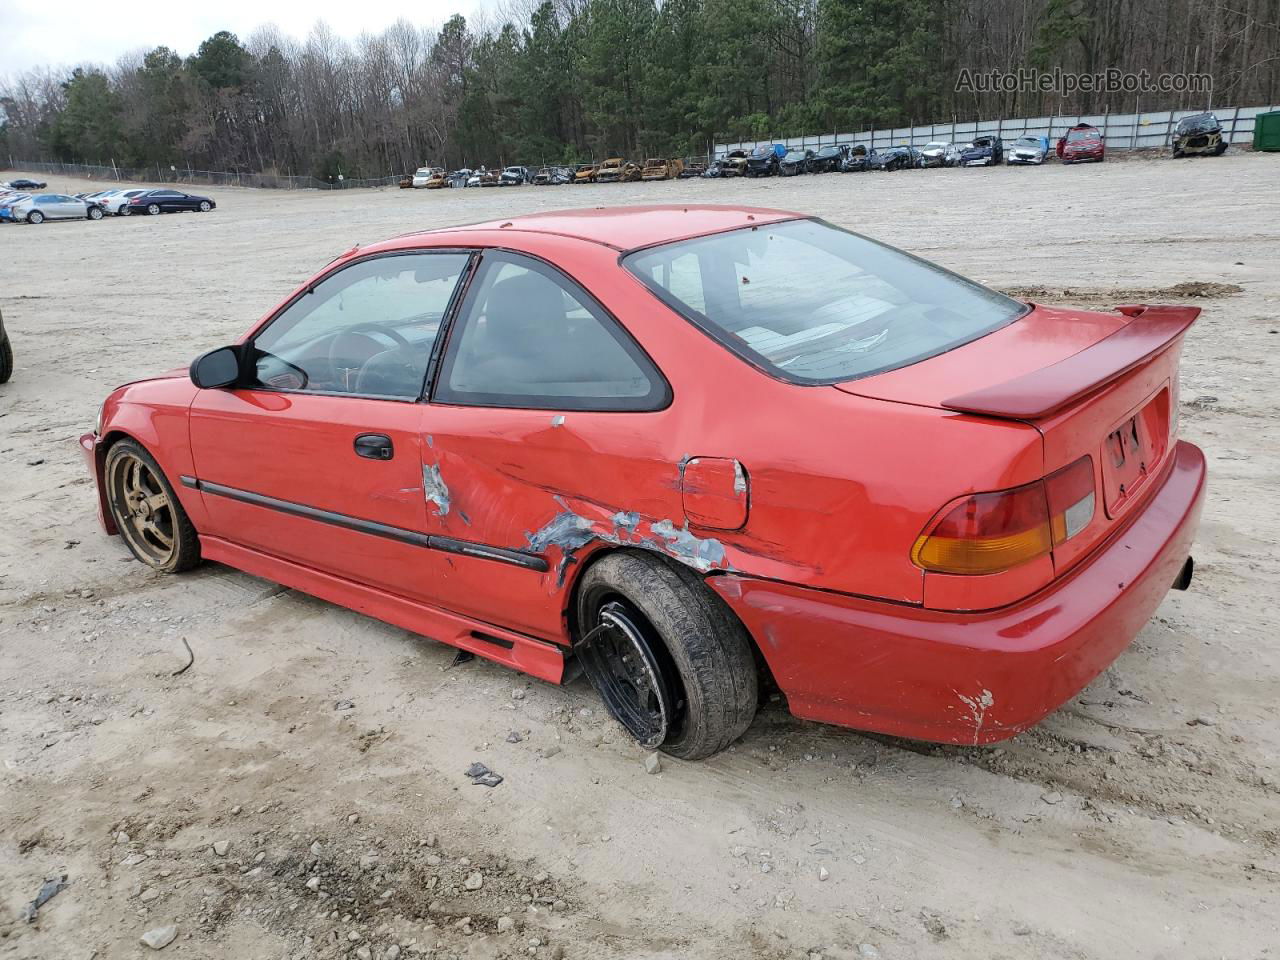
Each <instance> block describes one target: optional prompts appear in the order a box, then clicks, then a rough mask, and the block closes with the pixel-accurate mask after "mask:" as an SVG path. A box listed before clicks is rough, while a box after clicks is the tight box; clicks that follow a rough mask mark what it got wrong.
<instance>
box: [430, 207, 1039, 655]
mask: <svg viewBox="0 0 1280 960" xmlns="http://www.w3.org/2000/svg"><path fill="white" fill-rule="evenodd" d="M477 239H478V240H487V239H488V235H487V234H485V235H482V236H478V237H477ZM495 242H496V241H495ZM501 242H502V245H503V246H505V247H507V248H510V249H516V250H520V249H528V251H529V252H532V253H534V254H536V255H538V256H541V257H543V258H544V259H547V260H550V261H552V262H554V263H556V264H558V265H559V266H560V267H561V268H562V269H564V270H565V272H567V273H568V274H569V275H570V276H572V277H573V278H574V279H576V280H577V281H578V282H579V283H581V284H582V285H583V286H584V287H585V288H586V289H587V290H588V291H589V292H591V293H592V294H593V295H594V296H595V297H596V298H597V299H599V300H600V301H601V302H602V303H603V304H605V305H606V306H607V308H608V309H609V311H610V312H611V313H613V315H614V316H615V317H617V318H618V320H619V321H620V322H621V323H622V324H623V325H624V326H625V327H626V328H627V329H628V331H629V332H630V333H631V335H632V336H633V337H635V339H636V340H637V341H638V342H639V343H640V345H641V346H642V347H643V348H644V349H645V351H646V352H647V353H648V354H649V356H650V357H651V358H652V359H653V361H654V362H655V363H656V364H657V366H658V367H659V369H660V370H662V372H663V374H664V375H665V376H666V378H667V380H668V381H669V382H670V384H671V388H672V393H673V398H672V402H671V404H670V405H669V406H668V407H667V408H665V409H663V410H658V411H653V412H643V413H641V412H611V413H597V412H575V411H559V410H518V409H517V410H513V409H501V408H485V407H467V406H461V405H447V404H436V403H433V404H430V405H428V407H427V409H426V414H425V418H424V431H425V432H426V433H427V434H429V435H430V438H431V439H430V441H429V442H425V443H424V444H423V447H422V449H423V456H424V475H426V476H429V477H431V478H433V479H438V480H439V483H440V485H441V487H442V488H443V489H447V491H448V503H449V509H448V511H447V512H444V511H442V510H439V509H436V508H433V507H432V506H431V505H430V504H429V505H428V510H427V524H428V532H430V533H440V534H443V535H446V536H451V537H457V538H459V539H464V540H469V541H473V542H477V543H482V544H488V545H491V546H497V547H503V548H506V549H516V550H525V551H531V552H535V553H538V554H540V555H543V556H545V558H546V560H547V562H548V570H547V572H545V573H536V572H531V571H529V570H523V569H519V568H515V567H508V566H504V565H502V564H498V563H494V562H492V561H486V560H483V559H477V558H471V557H461V556H453V557H450V558H449V562H448V565H447V567H446V569H445V570H444V572H443V575H442V576H441V577H440V578H439V579H440V583H439V584H438V585H433V589H436V590H437V591H438V595H439V602H440V603H441V604H442V605H443V606H446V607H448V608H449V609H452V610H456V611H458V612H460V613H468V614H471V615H473V616H478V617H481V618H500V619H501V620H502V622H503V623H504V624H506V625H508V626H510V627H511V628H513V629H518V630H523V631H525V632H528V633H530V634H532V635H535V636H539V637H545V638H547V639H553V640H557V641H559V642H567V641H568V633H567V628H566V620H565V612H566V608H567V606H568V603H569V597H570V591H571V590H572V587H573V584H574V582H575V579H576V577H577V576H578V575H579V573H580V571H581V569H582V568H583V565H584V563H585V561H586V560H587V559H588V557H590V556H591V555H592V554H593V553H594V552H595V551H597V550H601V549H607V548H613V547H617V546H629V547H634V548H638V549H646V550H654V551H658V552H661V553H663V554H664V555H666V556H668V557H670V558H672V559H674V560H676V561H678V562H681V563H684V564H686V565H687V566H689V567H690V568H692V569H695V570H697V571H699V572H701V573H705V574H711V575H714V574H716V573H717V572H722V571H732V572H735V573H738V574H740V575H746V576H753V577H760V578H768V579H772V580H780V581H784V582H789V583H795V584H799V585H805V586H815V587H821V588H825V589H829V590H834V591H840V592H846V593H854V594H861V595H864V596H871V597H882V598H886V599H891V600H895V601H899V602H906V603H915V604H919V603H920V602H921V601H922V593H923V589H922V575H921V571H920V570H919V568H917V567H915V566H914V565H913V564H912V563H911V561H910V549H911V545H912V543H914V541H915V538H916V537H917V536H918V535H919V533H920V531H921V529H922V528H923V526H924V524H925V523H926V522H927V521H928V520H929V518H930V517H932V516H933V514H934V513H935V512H936V511H937V510H938V508H939V507H940V506H941V505H942V504H944V503H946V502H947V501H949V500H951V499H952V498H954V497H955V496H957V495H959V494H961V493H964V492H969V489H999V488H1002V487H1006V486H1013V485H1016V484H1018V483H1021V482H1025V481H1027V480H1030V479H1033V478H1034V477H1038V476H1039V475H1040V468H1041V465H1042V460H1043V454H1042V451H1041V449H1040V444H1039V436H1038V434H1037V433H1036V432H1035V430H1034V429H1033V428H1030V427H1028V426H1025V425H1021V424H1003V425H997V426H994V427H993V426H992V425H991V424H990V423H989V422H988V423H976V422H975V421H974V418H969V417H964V416H959V415H954V414H947V413H944V412H942V411H938V410H932V409H927V408H922V407H915V406H910V405H907V404H901V403H893V402H887V401H883V400H876V399H868V398H865V397H859V396H853V395H850V394H848V393H844V392H841V391H839V390H837V389H835V388H833V387H825V386H820V387H802V386H797V385H794V384H787V383H781V382H779V381H776V380H773V379H772V378H770V377H768V376H766V375H765V374H763V373H761V372H760V371H758V370H756V369H754V368H752V367H750V366H749V365H747V364H746V363H745V362H743V361H742V360H740V359H739V358H737V357H736V356H734V355H733V354H732V353H731V352H730V351H728V350H727V349H725V348H724V347H723V346H722V345H720V344H718V343H716V342H715V341H714V340H712V339H711V338H709V337H708V336H706V335H705V334H704V333H702V332H701V331H699V330H698V329H696V328H695V327H694V326H693V325H692V324H690V323H689V322H688V321H686V320H685V319H684V318H682V317H680V316H678V315H677V314H675V313H674V312H672V311H671V310H669V309H668V308H667V307H666V306H665V305H663V304H662V303H661V302H659V301H658V300H657V299H656V298H655V297H653V295H652V294H651V293H650V292H649V291H648V290H647V289H645V288H644V287H643V285H642V284H641V283H640V282H639V281H638V280H637V279H636V278H635V277H633V276H632V275H631V274H630V273H628V272H627V271H626V270H625V269H624V268H622V267H621V266H620V265H619V264H618V262H617V261H618V257H617V252H616V251H614V250H610V249H609V248H607V247H603V246H600V245H598V244H589V243H584V242H581V241H577V240H572V239H569V238H563V237H557V236H550V235H541V236H537V237H536V238H535V237H532V235H527V234H526V235H521V234H518V233H515V232H507V233H505V234H503V235H502V236H501ZM522 245H523V246H522ZM975 450H978V451H981V454H982V455H981V456H980V457H975ZM695 457H707V458H725V459H728V460H737V461H738V462H739V463H740V464H741V465H742V468H743V474H744V480H745V481H748V483H747V485H748V486H749V490H748V494H747V495H748V498H749V513H748V517H749V519H748V521H747V522H746V524H745V526H743V527H742V528H741V529H738V530H725V529H711V528H707V527H701V526H699V525H698V522H697V519H698V518H697V517H696V516H695V517H693V518H690V517H689V516H687V515H686V513H685V504H684V500H683V495H682V486H681V469H682V466H683V465H684V464H685V463H688V462H689V461H690V460H691V459H693V458H695ZM975 461H977V462H975ZM985 464H989V466H984V465H985ZM959 465H964V467H965V469H964V471H963V475H964V483H965V488H957V480H956V477H957V475H958V473H959V471H957V469H956V467H957V466H959ZM438 506H439V504H436V507H438Z"/></svg>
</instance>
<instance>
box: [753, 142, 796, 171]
mask: <svg viewBox="0 0 1280 960" xmlns="http://www.w3.org/2000/svg"><path fill="white" fill-rule="evenodd" d="M786 155H787V148H786V147H785V146H784V145H783V144H781V143H762V144H760V146H758V147H756V148H755V149H754V150H752V151H751V156H749V157H747V176H748V177H772V176H773V175H774V174H776V173H777V172H778V161H780V160H781V159H782V158H783V157H785V156H786Z"/></svg>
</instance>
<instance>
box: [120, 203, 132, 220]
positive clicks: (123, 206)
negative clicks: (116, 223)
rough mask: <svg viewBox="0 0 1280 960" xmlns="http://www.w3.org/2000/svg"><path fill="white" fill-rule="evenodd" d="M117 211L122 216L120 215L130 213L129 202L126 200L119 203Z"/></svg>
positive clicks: (123, 215) (124, 215)
mask: <svg viewBox="0 0 1280 960" xmlns="http://www.w3.org/2000/svg"><path fill="white" fill-rule="evenodd" d="M119 213H120V216H122V217H127V216H129V215H130V209H129V204H128V202H127V201H126V202H125V203H123V204H121V205H120V211H119Z"/></svg>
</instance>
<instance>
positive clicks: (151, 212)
mask: <svg viewBox="0 0 1280 960" xmlns="http://www.w3.org/2000/svg"><path fill="white" fill-rule="evenodd" d="M159 214H160V204H158V203H152V204H149V205H148V206H147V215H148V216H152V217H155V216H158V215H159Z"/></svg>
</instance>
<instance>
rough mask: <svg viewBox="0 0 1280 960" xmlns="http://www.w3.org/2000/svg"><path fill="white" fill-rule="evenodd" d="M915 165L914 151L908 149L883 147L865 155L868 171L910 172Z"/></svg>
mask: <svg viewBox="0 0 1280 960" xmlns="http://www.w3.org/2000/svg"><path fill="white" fill-rule="evenodd" d="M915 165H916V157H915V151H913V150H912V149H911V148H910V147H885V148H883V149H880V150H872V151H871V153H870V154H868V155H867V169H868V170H910V169H911V168H912V167H914V166H915Z"/></svg>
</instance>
